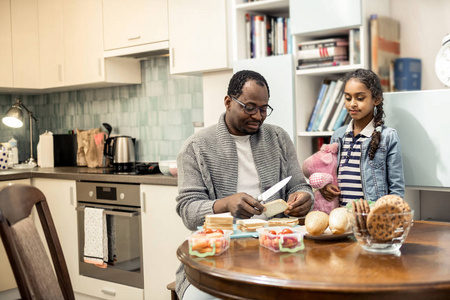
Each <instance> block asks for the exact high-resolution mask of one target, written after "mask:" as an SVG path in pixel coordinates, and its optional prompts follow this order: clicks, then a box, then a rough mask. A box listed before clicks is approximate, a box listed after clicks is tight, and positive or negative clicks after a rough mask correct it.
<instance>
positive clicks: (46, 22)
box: [0, 0, 141, 93]
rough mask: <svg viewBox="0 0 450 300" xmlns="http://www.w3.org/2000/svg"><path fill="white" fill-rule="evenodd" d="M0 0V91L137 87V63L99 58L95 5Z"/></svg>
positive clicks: (99, 12)
mask: <svg viewBox="0 0 450 300" xmlns="http://www.w3.org/2000/svg"><path fill="white" fill-rule="evenodd" d="M1 1H2V2H1V4H0V5H1V7H0V8H1V10H0V17H2V18H1V19H0V24H1V25H2V26H0V33H1V34H0V45H1V46H4V49H6V50H5V51H1V53H0V63H1V67H0V68H1V70H2V72H0V74H1V75H0V91H1V92H8V93H11V92H33V93H40V92H42V93H49V92H57V91H67V90H77V89H82V88H96V87H107V86H116V85H124V84H139V83H141V65H140V61H139V60H136V59H132V58H121V57H111V58H105V57H104V52H103V23H102V18H103V14H102V4H101V3H102V2H101V1H100V0H93V1H89V0H82V1H76V0H31V1H25V0H17V1H7V0H1ZM8 13H9V15H8ZM8 31H10V33H9V34H8ZM9 44H11V45H10V46H9ZM2 49H3V47H2ZM13 53H14V55H12V54H13ZM9 74H10V75H9Z"/></svg>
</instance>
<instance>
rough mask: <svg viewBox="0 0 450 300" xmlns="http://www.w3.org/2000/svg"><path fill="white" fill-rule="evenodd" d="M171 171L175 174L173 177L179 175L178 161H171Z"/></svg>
mask: <svg viewBox="0 0 450 300" xmlns="http://www.w3.org/2000/svg"><path fill="white" fill-rule="evenodd" d="M169 173H170V174H171V175H172V176H173V177H177V176H178V168H177V163H176V162H175V163H170V164H169Z"/></svg>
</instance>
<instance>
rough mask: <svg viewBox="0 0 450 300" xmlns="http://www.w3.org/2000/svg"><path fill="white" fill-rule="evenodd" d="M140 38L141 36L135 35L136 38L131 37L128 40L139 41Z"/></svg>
mask: <svg viewBox="0 0 450 300" xmlns="http://www.w3.org/2000/svg"><path fill="white" fill-rule="evenodd" d="M140 38H141V36H140V35H137V36H133V37H130V38H128V40H129V41H132V40H137V39H140Z"/></svg>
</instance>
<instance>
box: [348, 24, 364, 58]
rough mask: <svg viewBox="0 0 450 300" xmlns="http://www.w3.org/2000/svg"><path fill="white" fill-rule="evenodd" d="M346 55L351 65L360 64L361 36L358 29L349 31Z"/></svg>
mask: <svg viewBox="0 0 450 300" xmlns="http://www.w3.org/2000/svg"><path fill="white" fill-rule="evenodd" d="M348 36H349V37H348V40H349V45H348V53H349V54H348V55H349V61H350V64H351V65H354V64H360V63H361V35H360V32H359V29H350V31H349V33H348Z"/></svg>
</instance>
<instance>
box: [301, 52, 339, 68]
mask: <svg viewBox="0 0 450 300" xmlns="http://www.w3.org/2000/svg"><path fill="white" fill-rule="evenodd" d="M346 60H348V56H347V54H344V55H333V56H324V57H314V58H306V59H298V60H297V63H298V65H299V66H300V65H302V64H305V63H321V62H333V61H346Z"/></svg>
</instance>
